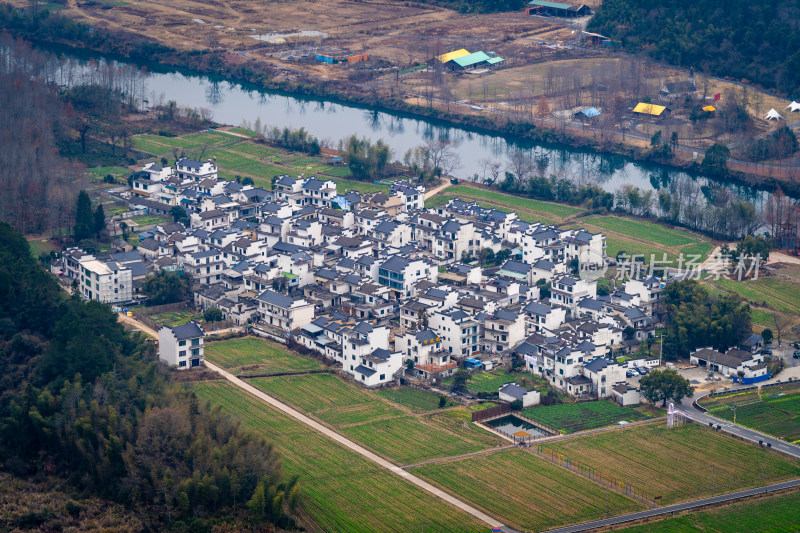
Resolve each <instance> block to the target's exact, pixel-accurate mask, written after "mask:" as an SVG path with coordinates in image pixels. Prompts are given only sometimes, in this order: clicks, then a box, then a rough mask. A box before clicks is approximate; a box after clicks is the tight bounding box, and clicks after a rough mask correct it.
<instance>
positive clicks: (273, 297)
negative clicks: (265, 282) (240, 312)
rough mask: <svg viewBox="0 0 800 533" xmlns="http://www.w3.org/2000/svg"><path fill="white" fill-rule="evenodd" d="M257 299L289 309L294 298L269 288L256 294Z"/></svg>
mask: <svg viewBox="0 0 800 533" xmlns="http://www.w3.org/2000/svg"><path fill="white" fill-rule="evenodd" d="M258 300H259V301H262V302H266V303H268V304H272V305H276V306H278V307H282V308H284V309H289V308H290V307H291V306H292V304H293V303H294V300H293V299H292V298H290V297H289V296H284V295H283V294H278V293H277V292H273V291H270V290H266V291H264V292H262V293H261V294H259V295H258Z"/></svg>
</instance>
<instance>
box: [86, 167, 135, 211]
mask: <svg viewBox="0 0 800 533" xmlns="http://www.w3.org/2000/svg"><path fill="white" fill-rule="evenodd" d="M86 171H87V172H88V173H89V177H90V178H92V179H94V180H102V179H103V178H105V177H106V176H107V175H108V174H111V175H112V176H114V177H116V179H117V181H125V180H127V179H128V176H129V175H130V174H131V171H130V169H128V168H126V167H119V166H113V167H92V168H87V169H86ZM106 214H108V213H106Z"/></svg>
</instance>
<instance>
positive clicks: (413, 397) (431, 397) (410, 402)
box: [376, 387, 454, 412]
mask: <svg viewBox="0 0 800 533" xmlns="http://www.w3.org/2000/svg"><path fill="white" fill-rule="evenodd" d="M376 394H377V395H378V396H380V397H381V398H386V399H387V400H390V401H393V402H394V403H399V404H400V405H402V406H404V407H408V408H409V409H411V410H413V411H417V412H425V411H433V410H434V409H439V399H440V398H442V396H439V395H438V394H436V393H434V392H430V391H426V390H422V389H415V388H412V387H397V388H394V389H383V390H380V391H378V392H377V393H376ZM445 405H446V406H450V405H454V404H453V402H451V401H449V400H447V401H446V404H445Z"/></svg>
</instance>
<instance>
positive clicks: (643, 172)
mask: <svg viewBox="0 0 800 533" xmlns="http://www.w3.org/2000/svg"><path fill="white" fill-rule="evenodd" d="M4 51H5V50H0V53H2V52H4ZM11 53H12V54H13V52H11ZM53 58H54V59H53V67H52V68H51V69H50V71H52V72H53V74H52V78H53V80H54V81H55V82H58V83H63V82H65V81H66V80H74V79H80V77H81V76H80V74H81V73H85V72H87V71H90V70H91V69H87V68H86V65H87V64H88V63H89V62H90V61H91V62H93V64H95V65H96V64H97V63H98V62H97V61H96V60H94V59H91V60H88V61H87V60H86V59H83V58H79V57H75V56H69V55H67V56H65V55H61V56H58V57H57V56H53ZM100 63H102V60H101V61H100ZM110 65H111V67H115V68H116V67H119V68H130V67H126V66H125V65H124V64H122V65H120V64H110ZM131 70H133V69H131ZM93 72H103V70H102V69H95V70H94V71H93ZM93 75H94V74H93ZM67 83H68V82H67ZM141 86H142V88H141V89H137V90H139V91H140V92H141V94H142V95H144V96H143V98H142V100H147V101H148V102H151V103H153V104H159V103H164V102H167V101H169V100H175V101H176V102H177V103H178V105H179V106H181V107H193V108H198V109H201V108H209V107H210V111H211V113H210V114H209V116H211V117H213V119H214V120H215V121H217V122H221V123H226V124H232V125H239V124H241V123H242V121H243V120H247V121H248V122H251V123H252V122H255V120H256V119H258V118H260V119H261V123H262V124H263V125H265V126H267V127H269V128H272V127H278V128H281V129H283V128H284V127H289V128H293V129H299V128H300V127H303V128H305V129H306V131H307V132H308V133H309V134H311V135H313V136H315V137H317V138H319V139H327V140H330V141H333V144H334V145H335V144H336V141H338V140H339V139H343V138H346V137H349V136H350V135H352V134H356V135H358V136H359V137H367V138H370V139H372V140H373V141H376V140H378V139H379V138H382V139H383V140H384V142H385V143H386V144H387V145H389V146H390V147H391V148H392V150H393V151H394V157H395V159H402V157H403V154H404V153H405V152H406V151H407V150H408V149H410V148H413V147H415V146H418V145H420V144H422V143H424V142H427V141H434V140H449V141H450V142H452V143H453V146H454V148H455V151H456V152H457V154H458V156H459V158H460V163H461V164H460V165H459V167H458V169H457V170H456V171H455V174H456V176H457V177H459V178H462V179H471V177H472V176H474V175H476V174H477V175H479V176H484V175H485V174H486V171H485V169H486V167H487V165H491V164H492V163H494V164H499V165H500V168H501V174H500V175H501V176H502V172H504V171H505V170H506V169H507V165H508V159H509V155H510V153H511V152H513V151H515V150H519V149H523V150H530V151H531V157H532V158H533V161H534V165H533V167H534V168H535V169H536V173H537V174H538V175H545V176H547V175H555V176H558V177H564V178H567V179H569V180H572V181H574V182H576V183H578V184H594V185H598V186H600V187H602V188H603V189H604V190H606V191H609V192H616V191H617V190H619V189H620V188H621V187H623V186H624V185H633V186H636V187H640V188H642V189H646V190H651V189H663V188H668V187H674V186H675V182H676V181H686V180H690V181H695V179H696V181H697V182H698V184H699V185H700V186H701V187H704V186H707V185H708V184H709V180H707V179H706V178H703V177H698V178H695V177H692V176H689V175H688V174H686V173H684V172H681V171H677V170H674V169H669V168H666V167H660V166H655V165H648V164H644V163H641V162H636V161H633V160H630V159H628V158H625V157H623V156H619V155H608V154H600V153H597V152H592V151H586V150H583V151H581V150H575V149H571V148H569V147H566V146H550V145H548V146H543V145H537V144H535V143H531V142H527V141H522V140H520V139H515V138H511V137H509V138H504V137H501V136H498V135H485V134H481V133H475V132H473V131H468V130H465V129H462V128H458V127H450V126H447V125H444V124H442V123H440V122H436V121H428V120H421V119H416V118H408V117H406V116H403V115H400V114H391V113H385V112H382V111H378V110H374V109H364V108H363V107H362V108H358V107H352V106H348V105H342V104H339V103H332V102H326V101H321V100H318V99H302V98H296V97H292V96H286V95H284V94H278V93H269V92H266V91H262V90H258V89H256V88H254V87H252V86H241V85H238V84H232V83H230V82H228V81H221V80H211V79H210V78H208V77H205V76H196V75H184V74H180V73H177V72H167V73H153V72H151V73H149V74H148V75H147V77H146V79H144V78H143V79H142V83H141ZM730 188H731V191H732V192H733V193H734V194H736V195H737V196H739V197H741V198H745V199H748V200H750V201H754V203H756V204H757V205H758V204H760V203H761V201H762V200H763V197H764V195H763V194H762V193H760V192H758V191H755V190H753V189H751V188H749V187H746V186H736V185H731V186H730Z"/></svg>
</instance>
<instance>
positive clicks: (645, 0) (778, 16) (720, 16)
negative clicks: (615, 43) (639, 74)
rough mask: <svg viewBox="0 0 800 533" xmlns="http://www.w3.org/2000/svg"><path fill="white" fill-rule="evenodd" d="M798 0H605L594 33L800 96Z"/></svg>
mask: <svg viewBox="0 0 800 533" xmlns="http://www.w3.org/2000/svg"><path fill="white" fill-rule="evenodd" d="M798 24H800V2H799V1H798V0H764V1H761V2H751V1H748V0H730V1H728V2H718V1H716V0H605V1H604V2H603V4H602V6H601V7H600V8H599V9H598V11H597V14H596V15H595V16H594V17H593V18H592V20H591V21H590V23H589V27H588V29H589V31H594V32H598V33H602V34H603V35H608V36H610V37H612V38H614V39H619V40H622V42H623V45H624V46H625V47H626V48H627V49H629V50H631V51H638V52H643V53H645V54H647V55H649V56H651V57H653V58H655V59H658V60H661V61H665V62H668V63H671V64H674V65H682V66H685V67H694V68H696V69H700V70H702V71H704V72H709V73H713V74H715V75H719V76H727V77H730V78H733V79H737V80H739V79H746V80H751V81H754V82H757V83H760V84H761V85H763V86H764V87H768V88H774V89H777V90H779V91H781V92H783V93H786V94H789V95H795V96H796V95H798V94H800V29H799V28H798Z"/></svg>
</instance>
